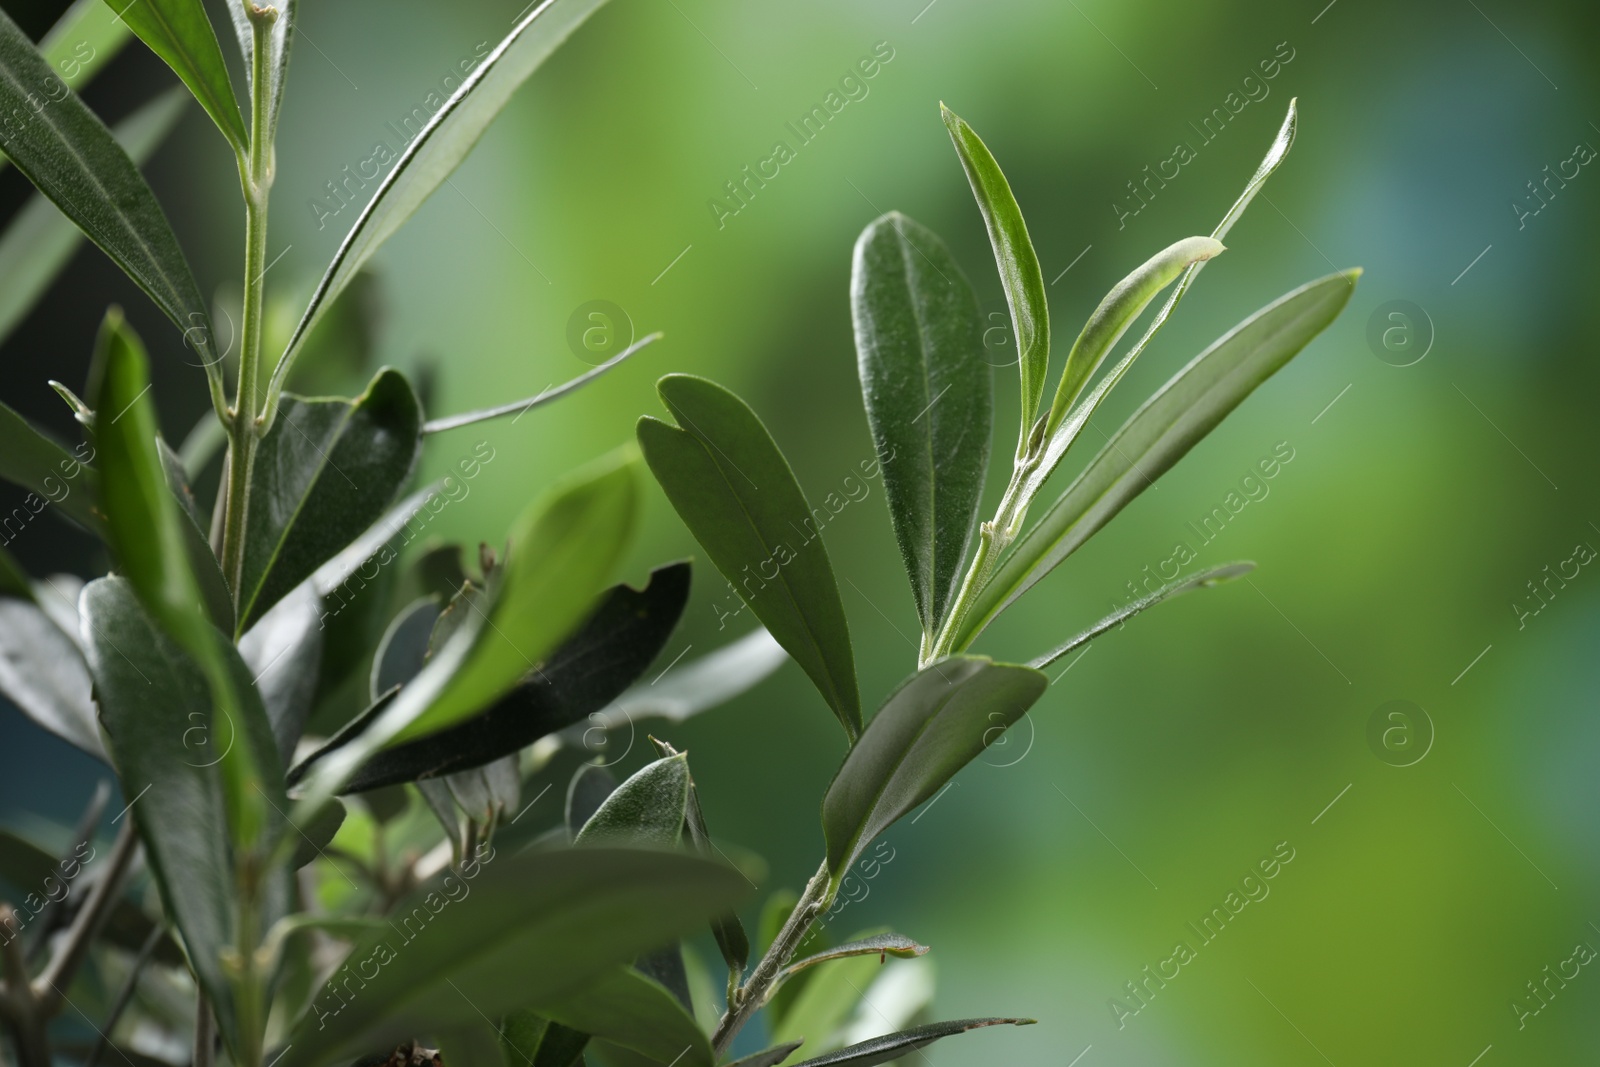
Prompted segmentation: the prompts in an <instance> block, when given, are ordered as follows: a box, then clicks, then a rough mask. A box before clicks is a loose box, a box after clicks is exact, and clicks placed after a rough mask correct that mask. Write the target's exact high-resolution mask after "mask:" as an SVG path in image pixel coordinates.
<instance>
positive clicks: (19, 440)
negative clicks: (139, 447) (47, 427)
mask: <svg viewBox="0 0 1600 1067" xmlns="http://www.w3.org/2000/svg"><path fill="white" fill-rule="evenodd" d="M93 459H94V449H93V447H91V446H90V445H89V444H88V443H87V442H85V443H83V444H80V445H78V446H77V448H76V450H75V451H73V452H68V451H67V450H66V449H65V448H63V447H61V446H60V445H58V444H56V442H55V441H53V440H51V439H50V438H48V437H46V436H45V435H44V434H43V433H40V432H39V431H38V430H36V429H34V428H33V426H31V425H30V424H29V423H28V421H27V420H26V419H24V418H23V417H22V416H21V415H19V414H17V413H16V412H15V411H13V410H12V409H11V408H9V407H7V406H6V405H5V404H0V478H4V479H5V480H6V481H8V482H11V483H12V484H13V485H20V486H22V487H23V488H24V489H30V490H32V491H33V493H34V494H35V495H36V496H37V497H39V498H41V506H42V501H43V500H50V501H54V502H55V503H56V505H57V506H58V507H59V508H61V510H62V511H63V512H64V513H66V514H67V515H70V516H71V517H72V518H73V519H74V520H75V521H77V522H78V523H79V524H80V525H82V526H83V527H84V528H86V529H88V530H92V531H94V532H96V533H99V532H100V531H101V530H102V529H103V527H104V523H105V519H104V516H103V514H102V513H101V512H100V511H99V510H98V508H97V507H96V505H95V495H96V492H95V490H96V485H97V483H98V482H99V476H98V475H97V474H96V472H95V470H94V468H92V467H90V466H89V465H88V464H89V463H90V462H92V461H93Z"/></svg>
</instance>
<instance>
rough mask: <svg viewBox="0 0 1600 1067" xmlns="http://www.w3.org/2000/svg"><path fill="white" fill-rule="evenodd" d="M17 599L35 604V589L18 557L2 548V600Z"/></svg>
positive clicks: (0, 570) (0, 565) (0, 561)
mask: <svg viewBox="0 0 1600 1067" xmlns="http://www.w3.org/2000/svg"><path fill="white" fill-rule="evenodd" d="M4 597H16V598H17V599H19V600H25V601H27V602H28V603H30V604H31V603H33V587H32V586H31V585H29V584H28V575H27V572H26V571H24V570H23V569H22V565H21V564H20V563H18V562H17V560H16V557H15V556H13V555H12V554H11V553H9V552H7V551H6V550H5V549H4V548H0V598H4Z"/></svg>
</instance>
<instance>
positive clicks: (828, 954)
mask: <svg viewBox="0 0 1600 1067" xmlns="http://www.w3.org/2000/svg"><path fill="white" fill-rule="evenodd" d="M927 953H928V946H927V945H919V944H917V943H916V942H915V941H913V940H911V939H910V938H909V937H906V936H904V935H902V934H873V935H872V936H870V937H863V938H858V939H857V940H854V941H846V942H845V943H844V944H842V945H837V946H835V947H833V948H830V949H826V950H824V951H822V952H818V953H816V954H814V955H811V956H807V957H806V958H805V959H803V960H797V961H795V962H794V963H791V964H789V966H787V967H785V968H784V969H783V976H784V977H785V978H788V977H791V976H792V975H795V974H797V973H799V972H800V971H803V970H805V969H806V968H807V967H815V966H816V965H817V964H819V963H828V962H830V961H832V960H842V959H845V958H846V957H848V956H879V957H882V956H894V957H896V958H897V959H903V960H908V959H912V958H913V957H916V956H925V955H927Z"/></svg>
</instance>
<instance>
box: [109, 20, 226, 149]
mask: <svg viewBox="0 0 1600 1067" xmlns="http://www.w3.org/2000/svg"><path fill="white" fill-rule="evenodd" d="M105 2H106V4H107V5H109V6H110V8H111V10H112V11H114V12H115V13H116V15H117V18H119V19H121V20H122V21H123V22H125V23H127V25H128V28H129V29H131V30H133V32H134V33H136V34H138V35H139V39H140V40H142V41H143V42H144V43H145V44H147V45H149V46H150V50H151V51H152V52H154V53H155V54H156V55H158V56H160V57H161V58H162V59H163V60H164V61H165V62H166V64H167V66H169V67H171V68H172V70H173V73H175V74H177V76H178V77H179V78H180V79H182V81H183V84H185V85H187V86H188V87H189V91H190V92H191V93H193V94H194V98H195V99H196V100H198V101H200V106H201V107H203V108H205V110H206V114H208V115H210V116H211V121H213V122H215V123H216V124H217V129H219V130H221V131H222V136H223V137H225V138H226V139H227V141H228V144H229V145H230V146H231V147H232V148H233V151H234V153H235V154H236V155H239V156H243V155H244V154H245V153H246V152H248V151H249V148H250V133H249V131H248V130H247V129H246V128H245V124H244V118H243V117H242V116H241V115H240V113H239V102H238V100H236V99H235V98H234V95H233V83H232V82H231V81H229V80H228V67H227V64H226V63H224V62H223V59H222V48H221V46H220V45H219V44H218V43H217V34H216V31H215V30H213V29H212V28H211V20H210V19H209V18H208V17H207V16H206V9H205V5H204V4H202V3H201V2H200V0H105Z"/></svg>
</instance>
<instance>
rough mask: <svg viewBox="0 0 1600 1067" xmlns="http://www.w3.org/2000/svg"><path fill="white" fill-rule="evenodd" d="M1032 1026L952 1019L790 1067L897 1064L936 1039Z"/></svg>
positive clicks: (1013, 1021)
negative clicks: (981, 1031) (892, 1062)
mask: <svg viewBox="0 0 1600 1067" xmlns="http://www.w3.org/2000/svg"><path fill="white" fill-rule="evenodd" d="M1033 1023H1034V1020H1033V1019H955V1020H952V1021H950V1022H943V1023H929V1024H928V1025H927V1026H918V1027H916V1028H915V1029H912V1030H902V1031H900V1032H899V1033H897V1034H885V1035H884V1036H883V1037H875V1038H872V1039H871V1040H869V1041H862V1042H861V1043H859V1044H855V1045H851V1046H849V1047H848V1048H842V1049H839V1050H838V1051H837V1052H830V1053H828V1054H827V1055H825V1056H818V1057H816V1058H815V1059H809V1060H805V1061H803V1062H801V1063H797V1064H795V1065H794V1067H874V1065H875V1064H880V1063H889V1062H891V1061H894V1060H898V1059H900V1058H902V1057H904V1056H905V1055H906V1053H908V1052H916V1051H917V1050H919V1049H923V1048H927V1047H928V1046H929V1045H931V1044H933V1043H934V1042H935V1041H938V1040H939V1039H940V1038H944V1037H950V1036H951V1035H952V1034H964V1033H966V1032H967V1031H968V1030H977V1029H981V1028H982V1027H985V1026H1031V1025H1033Z"/></svg>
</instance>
